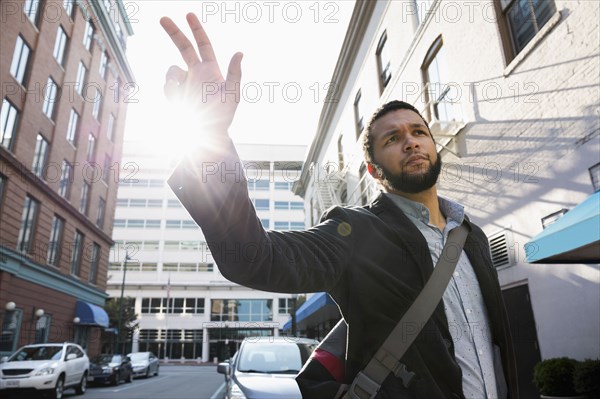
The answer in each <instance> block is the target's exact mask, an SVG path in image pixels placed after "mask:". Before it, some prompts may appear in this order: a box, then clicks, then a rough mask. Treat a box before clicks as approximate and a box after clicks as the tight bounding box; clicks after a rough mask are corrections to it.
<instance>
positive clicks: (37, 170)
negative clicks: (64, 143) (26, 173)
mask: <svg viewBox="0 0 600 399" xmlns="http://www.w3.org/2000/svg"><path fill="white" fill-rule="evenodd" d="M47 161H48V141H47V140H46V139H45V138H44V136H42V135H41V134H39V133H38V135H37V140H36V142H35V152H34V154H33V163H32V164H31V171H32V172H33V174H34V175H36V176H37V177H40V178H42V179H43V178H44V170H45V168H46V162H47Z"/></svg>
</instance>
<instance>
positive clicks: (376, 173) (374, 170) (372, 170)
mask: <svg viewBox="0 0 600 399" xmlns="http://www.w3.org/2000/svg"><path fill="white" fill-rule="evenodd" d="M367 171H368V172H369V174H370V175H371V176H372V177H373V179H375V180H380V179H381V169H379V168H378V167H377V166H375V165H373V164H372V163H370V162H369V163H367Z"/></svg>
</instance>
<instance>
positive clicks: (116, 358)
mask: <svg viewBox="0 0 600 399" xmlns="http://www.w3.org/2000/svg"><path fill="white" fill-rule="evenodd" d="M91 362H92V363H96V364H109V363H121V356H120V355H98V356H94V357H93V358H92V360H91Z"/></svg>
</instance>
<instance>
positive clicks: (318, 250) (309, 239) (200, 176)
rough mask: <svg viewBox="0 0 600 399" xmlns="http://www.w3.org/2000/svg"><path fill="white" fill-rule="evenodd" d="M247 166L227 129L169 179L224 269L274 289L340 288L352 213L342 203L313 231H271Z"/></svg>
mask: <svg viewBox="0 0 600 399" xmlns="http://www.w3.org/2000/svg"><path fill="white" fill-rule="evenodd" d="M243 169H244V168H243V163H242V162H241V160H240V159H239V157H238V155H237V152H236V150H235V147H234V145H233V143H232V141H231V140H230V139H229V138H228V137H227V136H224V137H220V138H213V139H210V140H207V141H205V142H204V143H203V145H202V146H201V147H200V148H198V149H196V150H195V151H194V153H193V154H190V155H187V156H185V157H184V158H183V159H182V160H181V162H180V164H179V165H178V166H177V167H176V169H175V171H174V172H173V174H172V175H171V177H170V178H169V179H168V184H169V185H170V187H171V188H172V190H173V191H174V192H175V194H176V195H177V197H178V198H179V200H180V201H181V203H182V204H183V206H184V207H185V208H186V209H187V210H188V212H189V213H190V215H191V216H192V218H193V219H194V220H195V221H196V223H198V225H199V226H200V227H201V228H202V231H203V232H204V235H205V237H206V240H207V244H208V246H209V248H210V251H211V253H212V255H213V257H214V259H215V261H216V263H217V266H218V267H219V270H220V271H221V273H222V274H223V276H224V277H225V278H227V279H229V280H231V281H233V282H236V283H238V284H241V285H244V286H247V287H251V288H255V289H260V290H266V291H275V292H290V293H291V292H316V291H329V292H331V291H333V290H335V289H336V287H337V289H339V287H340V286H341V285H340V283H341V281H342V280H343V278H344V270H345V267H344V266H345V265H346V263H347V260H348V259H351V256H352V248H353V244H352V240H353V237H352V236H353V235H352V234H351V233H349V232H348V231H347V229H345V228H344V227H345V226H346V224H347V222H346V221H345V219H347V218H348V217H349V216H348V215H347V213H346V212H345V211H344V210H342V209H341V208H338V210H337V211H331V212H330V215H329V216H328V217H327V219H326V220H325V221H324V222H322V223H321V224H319V225H318V226H315V227H313V228H311V229H309V230H305V231H286V232H281V231H266V230H265V229H264V228H263V227H262V224H261V222H260V220H259V219H258V217H257V215H256V212H255V209H254V207H253V205H252V202H251V201H250V198H249V196H248V189H247V183H246V178H245V176H244V170H243ZM344 223H346V224H344Z"/></svg>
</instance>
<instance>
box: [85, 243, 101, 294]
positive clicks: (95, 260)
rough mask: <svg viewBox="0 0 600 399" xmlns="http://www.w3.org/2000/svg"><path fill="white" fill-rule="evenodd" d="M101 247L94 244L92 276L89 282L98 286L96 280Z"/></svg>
mask: <svg viewBox="0 0 600 399" xmlns="http://www.w3.org/2000/svg"><path fill="white" fill-rule="evenodd" d="M100 253H101V251H100V245H98V244H96V243H94V244H92V253H91V254H90V275H89V278H88V280H89V282H90V283H93V284H96V279H97V277H98V263H100Z"/></svg>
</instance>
